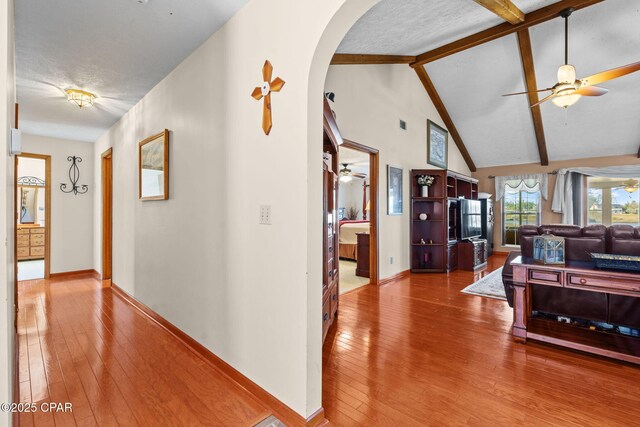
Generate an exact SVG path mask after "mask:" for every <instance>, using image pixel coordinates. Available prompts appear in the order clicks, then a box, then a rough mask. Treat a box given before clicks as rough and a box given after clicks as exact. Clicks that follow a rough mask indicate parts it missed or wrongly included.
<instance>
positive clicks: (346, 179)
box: [340, 175, 353, 182]
mask: <svg viewBox="0 0 640 427" xmlns="http://www.w3.org/2000/svg"><path fill="white" fill-rule="evenodd" d="M351 180H353V177H352V176H351V175H342V176H341V177H340V182H351Z"/></svg>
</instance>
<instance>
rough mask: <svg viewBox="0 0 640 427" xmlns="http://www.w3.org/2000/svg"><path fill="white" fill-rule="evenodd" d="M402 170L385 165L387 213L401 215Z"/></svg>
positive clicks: (402, 196) (402, 210)
mask: <svg viewBox="0 0 640 427" xmlns="http://www.w3.org/2000/svg"><path fill="white" fill-rule="evenodd" d="M403 172H404V171H403V170H402V168H396V167H394V166H391V165H387V215H402V214H403V212H404V209H403V198H404V195H403V175H404V174H403Z"/></svg>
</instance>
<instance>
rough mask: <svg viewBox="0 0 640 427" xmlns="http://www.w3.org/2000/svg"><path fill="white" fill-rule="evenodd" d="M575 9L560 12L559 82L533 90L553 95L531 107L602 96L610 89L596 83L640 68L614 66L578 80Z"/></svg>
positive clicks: (639, 63)
mask: <svg viewBox="0 0 640 427" xmlns="http://www.w3.org/2000/svg"><path fill="white" fill-rule="evenodd" d="M573 11H574V9H573V8H569V9H565V10H563V11H562V12H561V13H560V16H562V17H563V18H564V65H562V66H560V68H558V83H556V84H555V85H553V86H551V87H550V88H547V89H541V90H537V91H533V92H548V91H551V95H548V96H546V97H544V98H542V99H541V100H540V101H538V102H536V103H535V104H533V105H532V106H531V107H535V106H536V105H540V104H542V103H543V102H547V101H549V100H551V102H553V103H554V104H555V105H557V106H558V107H562V108H567V107H569V106H570V105H573V104H575V103H576V102H578V100H579V99H580V98H581V97H582V96H602V95H604V94H606V93H607V92H609V90H608V89H605V88H602V87H598V86H595V85H597V84H600V83H604V82H606V81H609V80H613V79H617V78H618V77H622V76H625V75H627V74H630V73H633V72H636V71H638V70H640V62H634V63H633V64H628V65H624V66H622V67H618V68H613V69H611V70H607V71H603V72H601V73H598V74H594V75H592V76H589V77H584V78H582V79H580V80H577V79H576V69H575V67H574V66H573V65H570V64H569V16H571V13H573ZM527 93H532V92H517V93H509V94H506V95H503V96H511V95H523V94H527Z"/></svg>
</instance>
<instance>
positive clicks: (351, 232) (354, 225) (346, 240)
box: [339, 220, 369, 261]
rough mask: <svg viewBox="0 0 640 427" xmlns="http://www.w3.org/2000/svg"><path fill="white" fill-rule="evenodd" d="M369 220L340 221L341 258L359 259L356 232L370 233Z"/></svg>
mask: <svg viewBox="0 0 640 427" xmlns="http://www.w3.org/2000/svg"><path fill="white" fill-rule="evenodd" d="M368 232H369V221H362V220H360V221H350V220H345V221H340V234H339V236H340V240H339V242H340V245H339V251H340V258H344V259H351V260H354V261H357V260H358V240H357V236H356V233H368Z"/></svg>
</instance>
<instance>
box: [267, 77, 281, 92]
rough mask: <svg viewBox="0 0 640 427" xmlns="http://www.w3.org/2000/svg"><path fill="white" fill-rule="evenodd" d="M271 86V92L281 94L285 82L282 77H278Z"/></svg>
mask: <svg viewBox="0 0 640 427" xmlns="http://www.w3.org/2000/svg"><path fill="white" fill-rule="evenodd" d="M270 86H271V87H270V88H271V92H280V89H282V86H284V80H282V79H281V78H280V77H276V78H275V79H273V81H272V82H271V85H270Z"/></svg>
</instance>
